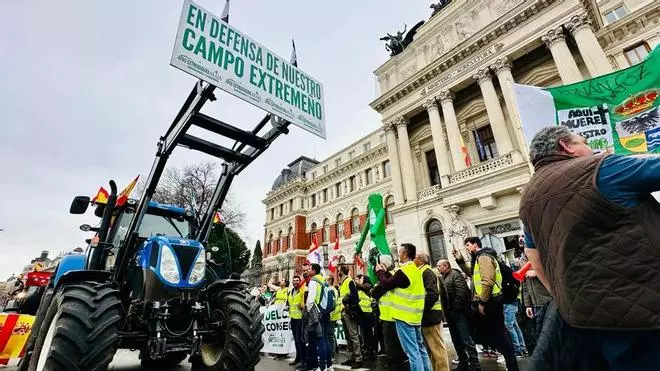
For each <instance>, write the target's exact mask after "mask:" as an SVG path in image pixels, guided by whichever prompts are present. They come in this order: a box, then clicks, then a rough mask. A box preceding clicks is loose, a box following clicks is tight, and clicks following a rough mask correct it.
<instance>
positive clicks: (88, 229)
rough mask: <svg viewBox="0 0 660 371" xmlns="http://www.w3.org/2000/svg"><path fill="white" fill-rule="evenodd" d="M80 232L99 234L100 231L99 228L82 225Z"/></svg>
mask: <svg viewBox="0 0 660 371" xmlns="http://www.w3.org/2000/svg"><path fill="white" fill-rule="evenodd" d="M80 230H81V231H83V232H98V231H99V229H98V228H95V227H92V226H91V225H89V224H83V225H81V226H80Z"/></svg>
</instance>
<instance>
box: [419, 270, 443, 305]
mask: <svg viewBox="0 0 660 371" xmlns="http://www.w3.org/2000/svg"><path fill="white" fill-rule="evenodd" d="M419 270H420V271H421V272H422V274H424V272H426V271H427V270H430V271H431V273H433V275H434V276H435V272H433V269H431V267H430V266H429V265H428V264H425V265H422V266H421V267H419ZM435 279H436V282H437V286H438V301H436V302H435V304H433V307H431V310H442V301H441V300H440V281H439V280H440V278H438V276H435ZM423 281H424V279H423V278H422V282H423Z"/></svg>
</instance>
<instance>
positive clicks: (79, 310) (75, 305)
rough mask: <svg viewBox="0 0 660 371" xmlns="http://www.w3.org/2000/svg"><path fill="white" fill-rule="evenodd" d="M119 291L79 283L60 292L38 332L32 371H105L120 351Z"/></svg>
mask: <svg viewBox="0 0 660 371" xmlns="http://www.w3.org/2000/svg"><path fill="white" fill-rule="evenodd" d="M120 309H121V302H120V300H119V291H118V290H117V289H115V288H113V286H112V285H111V284H108V283H98V282H87V281H85V282H76V283H71V284H68V285H66V286H64V287H63V288H61V289H59V290H58V291H57V292H56V293H55V296H54V297H53V300H52V302H51V303H50V305H49V307H48V310H47V312H46V315H45V317H44V320H43V322H42V324H41V326H40V328H39V334H38V335H37V338H36V342H35V345H34V351H33V352H32V356H31V357H30V364H29V366H28V370H30V371H60V370H61V371H69V370H71V371H73V370H80V371H82V370H84V371H102V370H107V369H108V365H109V364H110V362H111V361H112V358H113V357H114V355H115V352H116V351H117V342H118V339H119V338H118V336H117V330H118V329H119V326H120Z"/></svg>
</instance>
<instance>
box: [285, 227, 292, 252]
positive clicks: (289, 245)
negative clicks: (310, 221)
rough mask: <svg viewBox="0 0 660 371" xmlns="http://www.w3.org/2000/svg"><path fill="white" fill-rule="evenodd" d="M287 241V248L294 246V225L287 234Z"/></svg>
mask: <svg viewBox="0 0 660 371" xmlns="http://www.w3.org/2000/svg"><path fill="white" fill-rule="evenodd" d="M286 238H287V242H286V248H287V250H289V249H291V248H293V227H289V233H288V234H287V235H286Z"/></svg>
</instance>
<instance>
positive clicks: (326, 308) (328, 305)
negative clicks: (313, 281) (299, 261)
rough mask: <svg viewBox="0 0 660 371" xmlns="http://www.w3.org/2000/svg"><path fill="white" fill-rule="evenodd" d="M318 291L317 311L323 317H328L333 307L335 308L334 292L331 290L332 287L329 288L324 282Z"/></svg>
mask: <svg viewBox="0 0 660 371" xmlns="http://www.w3.org/2000/svg"><path fill="white" fill-rule="evenodd" d="M319 284H320V283H319ZM320 289H321V300H320V301H319V311H320V312H321V314H323V315H326V314H327V315H330V313H332V311H334V310H335V307H336V306H337V303H336V301H337V300H336V299H337V298H335V292H334V291H333V290H332V287H330V285H328V284H327V283H325V282H324V283H323V284H322V286H321V287H320Z"/></svg>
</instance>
